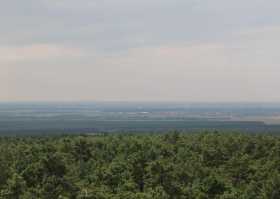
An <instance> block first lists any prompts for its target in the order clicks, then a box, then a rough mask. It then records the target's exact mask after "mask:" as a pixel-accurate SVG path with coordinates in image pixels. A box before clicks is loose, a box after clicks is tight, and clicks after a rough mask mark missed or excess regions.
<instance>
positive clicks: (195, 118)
mask: <svg viewBox="0 0 280 199" xmlns="http://www.w3.org/2000/svg"><path fill="white" fill-rule="evenodd" d="M279 115H280V106H279V105H273V104H272V105H271V104H266V105H260V104H255V105H252V104H178V103H171V104H165V103H1V104H0V134H2V135H20V134H21V135H25V134H68V133H97V132H107V133H112V132H166V131H171V130H179V131H188V132H197V131H202V130H229V131H243V132H254V133H264V132H265V133H278V132H280V123H279V121H278V120H279Z"/></svg>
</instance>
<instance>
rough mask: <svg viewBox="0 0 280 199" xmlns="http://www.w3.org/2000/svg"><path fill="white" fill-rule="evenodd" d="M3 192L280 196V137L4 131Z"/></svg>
mask: <svg viewBox="0 0 280 199" xmlns="http://www.w3.org/2000/svg"><path fill="white" fill-rule="evenodd" d="M0 198H7V199H9V198H10V199H33V198H34V199H56V198H59V199H66V198H69V199H74V198H78V199H82V198H84V199H212V198H213V199H215V198H217V199H261V198H263V199H276V198H280V136H275V135H249V134H234V133H219V132H213V133H198V134H181V133H177V132H173V133H168V134H145V135H144V134H142V135H140V134H137V135H133V134H129V135H128V134H127V135H123V134H119V135H77V136H54V137H51V136H50V137H43V136H42V137H2V138H0Z"/></svg>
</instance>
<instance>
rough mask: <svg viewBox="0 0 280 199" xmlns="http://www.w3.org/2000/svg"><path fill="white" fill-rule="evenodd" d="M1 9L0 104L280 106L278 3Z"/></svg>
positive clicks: (46, 3)
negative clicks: (94, 102) (215, 103)
mask: <svg viewBox="0 0 280 199" xmlns="http://www.w3.org/2000/svg"><path fill="white" fill-rule="evenodd" d="M0 2H1V7H0V91H1V92H0V101H21V100H25V101H26V100H27V101H28V100H32V101H37V100H43V101H49V100H55V101H73V100H86V101H89V100H118V101H119V100H121V101H122V100H124V101H128V100H135V101H143V100H147V101H186V102H187V101H212V102H213V101H260V102H264V101H274V102H275V101H276V102H277V101H280V92H279V90H280V54H279V53H280V12H279V10H280V1H279V0H80V1H77V0H24V1H23V0H8V1H7V0H0Z"/></svg>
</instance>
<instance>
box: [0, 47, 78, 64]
mask: <svg viewBox="0 0 280 199" xmlns="http://www.w3.org/2000/svg"><path fill="white" fill-rule="evenodd" d="M82 55H83V53H82V50H80V49H77V48H71V47H64V46H60V45H54V44H34V45H29V46H23V47H10V46H6V47H0V63H11V62H12V63H15V62H17V63H19V64H20V63H23V62H26V61H44V60H49V59H54V58H62V57H64V58H69V57H79V56H82Z"/></svg>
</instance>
